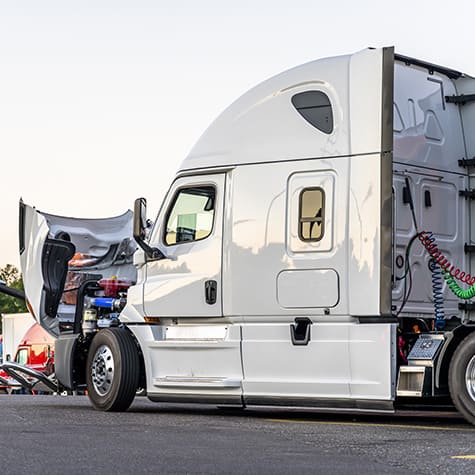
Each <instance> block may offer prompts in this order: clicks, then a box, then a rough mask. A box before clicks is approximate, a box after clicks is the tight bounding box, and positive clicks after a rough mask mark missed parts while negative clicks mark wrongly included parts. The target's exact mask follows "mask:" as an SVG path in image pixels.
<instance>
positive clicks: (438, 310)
mask: <svg viewBox="0 0 475 475" xmlns="http://www.w3.org/2000/svg"><path fill="white" fill-rule="evenodd" d="M429 270H430V272H431V274H432V298H433V300H434V314H435V329H436V330H443V329H444V328H445V312H444V294H443V279H442V273H441V271H440V266H439V264H437V262H436V261H435V260H434V259H431V260H430V261H429Z"/></svg>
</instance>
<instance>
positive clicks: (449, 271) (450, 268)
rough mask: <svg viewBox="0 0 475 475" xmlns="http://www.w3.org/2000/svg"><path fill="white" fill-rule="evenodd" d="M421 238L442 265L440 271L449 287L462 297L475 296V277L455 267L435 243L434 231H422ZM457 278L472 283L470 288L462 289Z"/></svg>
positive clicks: (435, 260) (469, 297)
mask: <svg viewBox="0 0 475 475" xmlns="http://www.w3.org/2000/svg"><path fill="white" fill-rule="evenodd" d="M419 239H420V241H421V243H422V245H423V246H424V247H425V248H426V250H427V252H428V253H429V254H430V255H431V257H432V259H433V260H434V262H435V263H437V264H438V265H439V266H440V272H441V273H442V275H443V277H444V279H445V281H446V282H447V286H448V287H449V289H450V290H451V291H452V292H453V293H454V294H455V295H456V296H457V297H458V298H460V299H463V300H468V299H471V298H473V297H475V277H472V276H471V275H470V274H467V273H465V272H462V271H461V270H460V269H458V268H455V266H454V265H453V264H451V263H450V261H449V260H448V259H447V258H446V257H445V256H444V255H443V254H442V252H441V251H440V250H439V248H438V247H437V244H436V243H435V237H434V236H433V233H431V232H427V231H422V232H421V233H419ZM456 279H458V280H460V281H461V282H464V283H465V284H468V285H470V286H471V287H470V288H468V289H462V288H461V287H460V286H459V285H458V284H457V282H456Z"/></svg>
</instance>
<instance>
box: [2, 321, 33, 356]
mask: <svg viewBox="0 0 475 475" xmlns="http://www.w3.org/2000/svg"><path fill="white" fill-rule="evenodd" d="M35 323H36V322H35V320H34V318H33V317H32V316H31V315H30V314H29V313H8V314H3V315H2V328H3V346H2V361H11V360H13V359H14V358H15V355H16V351H17V348H18V345H19V343H20V341H21V339H22V337H23V336H24V335H25V333H26V332H27V330H28V329H29V328H30V327H31V326H32V325H34V324H35Z"/></svg>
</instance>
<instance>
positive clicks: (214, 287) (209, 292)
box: [205, 280, 218, 305]
mask: <svg viewBox="0 0 475 475" xmlns="http://www.w3.org/2000/svg"><path fill="white" fill-rule="evenodd" d="M217 293H218V283H217V282H216V281H215V280H207V281H206V282H205V298H206V303H207V304H209V305H213V304H215V303H216V295H217Z"/></svg>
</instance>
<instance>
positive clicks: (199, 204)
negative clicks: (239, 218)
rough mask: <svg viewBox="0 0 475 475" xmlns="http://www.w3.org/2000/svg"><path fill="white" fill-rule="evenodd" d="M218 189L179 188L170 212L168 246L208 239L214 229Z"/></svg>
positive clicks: (167, 231) (202, 187)
mask: <svg viewBox="0 0 475 475" xmlns="http://www.w3.org/2000/svg"><path fill="white" fill-rule="evenodd" d="M215 197H216V190H215V188H214V187H213V186H196V187H189V188H182V189H180V190H178V192H177V194H176V196H175V199H174V201H173V204H172V206H171V207H170V211H169V213H168V217H167V221H166V223H167V224H166V228H165V236H164V241H165V244H166V245H167V246H172V245H175V244H180V243H183V242H191V241H199V240H201V239H206V238H207V237H208V236H209V235H210V234H211V231H212V230H213V221H214V211H215Z"/></svg>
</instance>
